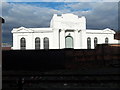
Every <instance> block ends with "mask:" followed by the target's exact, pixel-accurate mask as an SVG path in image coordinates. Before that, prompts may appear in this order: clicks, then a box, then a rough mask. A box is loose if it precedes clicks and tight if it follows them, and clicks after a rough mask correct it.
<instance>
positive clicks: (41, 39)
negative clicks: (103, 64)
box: [12, 14, 118, 50]
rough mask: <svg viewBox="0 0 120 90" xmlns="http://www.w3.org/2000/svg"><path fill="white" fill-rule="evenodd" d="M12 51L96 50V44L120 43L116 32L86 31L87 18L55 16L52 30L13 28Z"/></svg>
mask: <svg viewBox="0 0 120 90" xmlns="http://www.w3.org/2000/svg"><path fill="white" fill-rule="evenodd" d="M12 33H13V47H12V49H23V50H24V49H64V48H73V49H94V48H95V47H96V44H103V43H110V44H111V43H118V41H117V40H115V39H114V34H115V31H113V30H111V29H109V28H106V29H103V30H90V29H86V18H85V17H84V16H82V17H78V16H77V15H74V14H62V15H61V16H58V15H57V14H54V15H53V17H52V19H51V22H50V28H25V27H20V28H13V30H12Z"/></svg>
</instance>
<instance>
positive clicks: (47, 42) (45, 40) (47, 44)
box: [44, 37, 49, 49]
mask: <svg viewBox="0 0 120 90" xmlns="http://www.w3.org/2000/svg"><path fill="white" fill-rule="evenodd" d="M44 49H49V38H47V37H45V38H44Z"/></svg>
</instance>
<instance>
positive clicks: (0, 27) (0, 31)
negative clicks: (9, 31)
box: [0, 17, 5, 90]
mask: <svg viewBox="0 0 120 90" xmlns="http://www.w3.org/2000/svg"><path fill="white" fill-rule="evenodd" d="M4 22H5V20H4V19H3V18H2V17H0V90H2V23H4Z"/></svg>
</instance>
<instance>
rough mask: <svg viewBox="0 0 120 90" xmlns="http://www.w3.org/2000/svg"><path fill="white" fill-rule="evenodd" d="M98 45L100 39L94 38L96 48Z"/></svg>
mask: <svg viewBox="0 0 120 90" xmlns="http://www.w3.org/2000/svg"><path fill="white" fill-rule="evenodd" d="M97 43H98V39H97V38H96V37H95V38H94V48H95V47H96V45H97Z"/></svg>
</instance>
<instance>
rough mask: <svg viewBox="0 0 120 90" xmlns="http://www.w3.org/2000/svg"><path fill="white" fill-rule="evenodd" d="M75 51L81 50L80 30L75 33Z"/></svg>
mask: <svg viewBox="0 0 120 90" xmlns="http://www.w3.org/2000/svg"><path fill="white" fill-rule="evenodd" d="M74 49H80V40H79V33H78V30H75V31H74Z"/></svg>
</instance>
